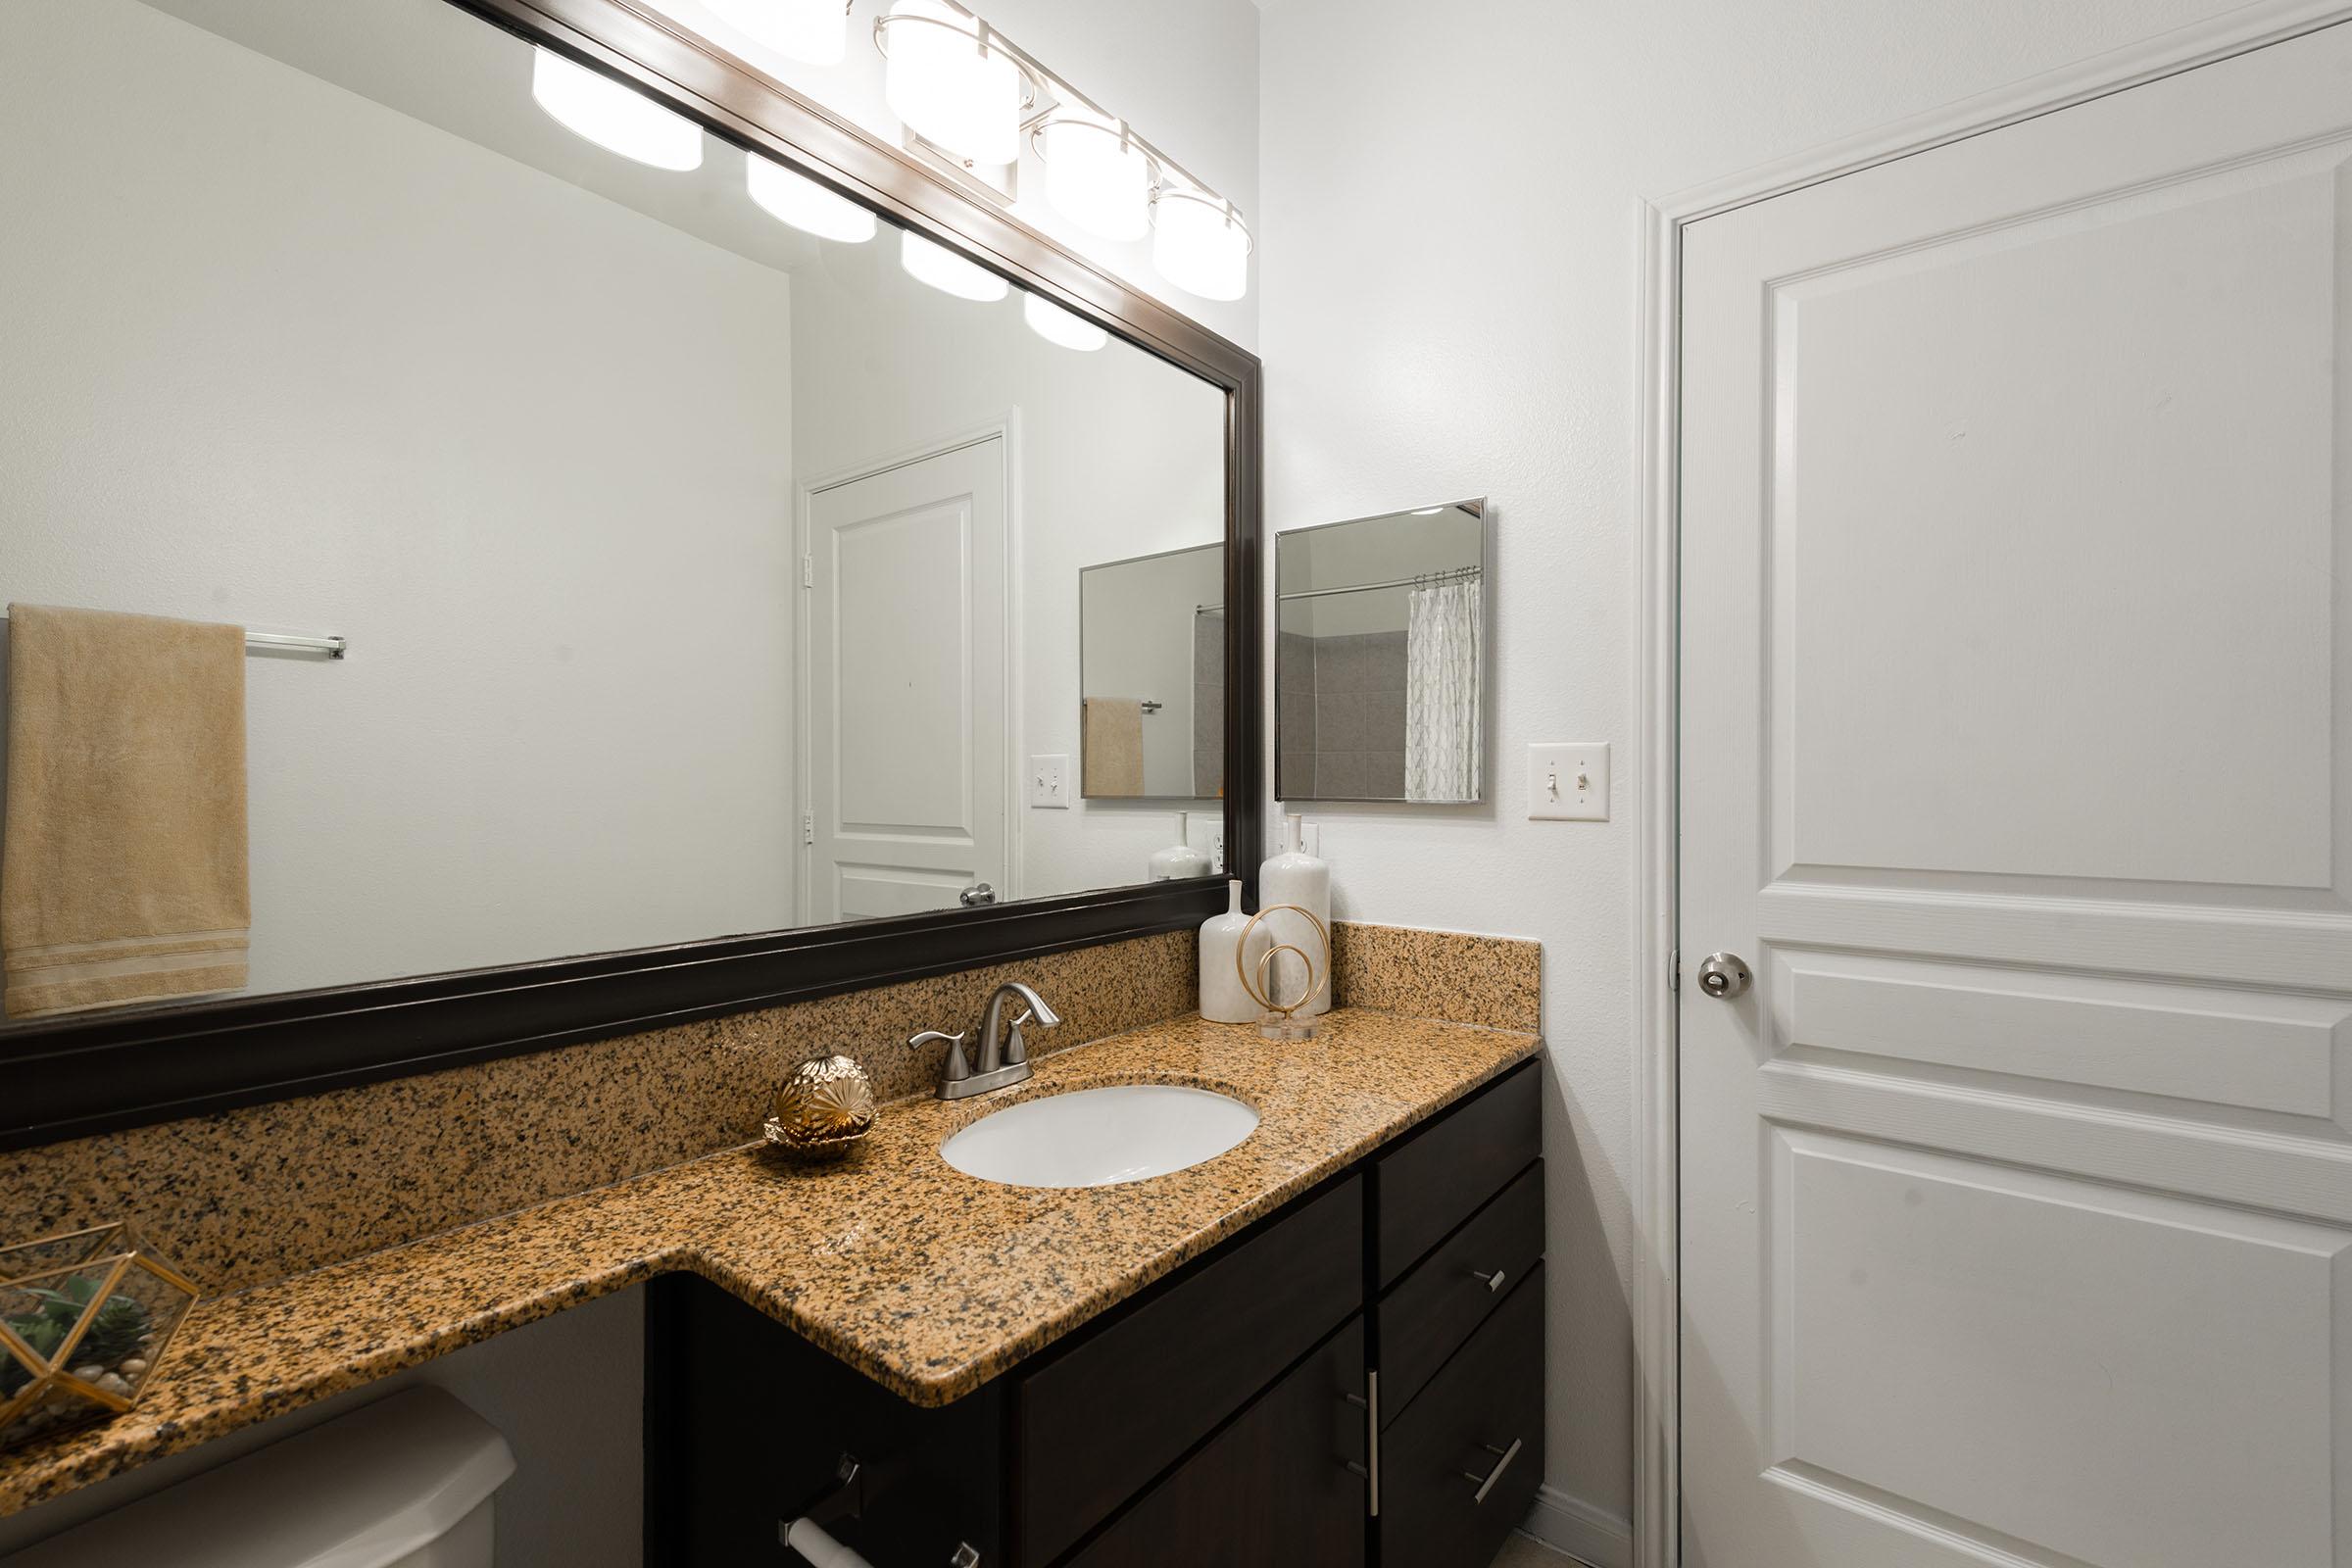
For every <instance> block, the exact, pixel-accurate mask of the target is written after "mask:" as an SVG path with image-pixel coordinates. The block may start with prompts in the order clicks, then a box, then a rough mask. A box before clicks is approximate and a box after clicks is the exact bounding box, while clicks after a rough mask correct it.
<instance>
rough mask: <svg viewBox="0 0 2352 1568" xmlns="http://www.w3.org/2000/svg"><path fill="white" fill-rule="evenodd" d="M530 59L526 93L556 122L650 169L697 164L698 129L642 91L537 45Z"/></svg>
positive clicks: (699, 163)
mask: <svg viewBox="0 0 2352 1568" xmlns="http://www.w3.org/2000/svg"><path fill="white" fill-rule="evenodd" d="M535 53H536V58H535V59H533V60H532V62H531V97H532V98H534V99H535V100H537V102H538V104H539V107H540V108H542V109H544V110H546V111H547V112H548V114H549V116H550V117H552V118H553V119H554V120H555V122H556V123H558V124H560V125H562V126H563V127H564V129H566V130H568V131H571V132H573V133H574V134H576V135H580V136H585V137H586V138H587V139H588V140H590V141H592V142H594V143H596V144H597V145H598V146H599V147H602V148H604V149H606V150H607V151H608V152H615V153H618V154H620V156H621V157H623V158H633V159H635V160H636V161H637V162H639V163H641V164H651V165H653V167H654V168H656V169H669V170H687V169H699V168H701V167H702V163H703V130H702V127H701V126H700V125H697V124H696V123H694V122H693V121H691V120H687V119H685V118H683V117H681V116H678V115H674V114H672V113H670V112H669V111H668V110H666V109H664V108H662V106H661V105H660V104H658V103H656V102H654V101H653V100H652V99H651V98H648V97H646V96H645V95H644V94H643V93H640V92H637V91H635V90H634V89H632V88H629V87H626V86H623V85H622V84H621V83H619V82H617V81H614V80H613V78H612V77H610V76H607V75H603V74H601V73H597V72H594V71H590V70H589V69H588V68H587V67H586V66H581V65H575V64H573V63H572V62H571V61H569V60H566V59H564V57H563V56H562V55H560V54H557V53H556V52H555V51H553V50H551V49H548V48H545V47H539V48H538V49H537V50H536V51H535Z"/></svg>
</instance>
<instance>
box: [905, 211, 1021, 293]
mask: <svg viewBox="0 0 2352 1568" xmlns="http://www.w3.org/2000/svg"><path fill="white" fill-rule="evenodd" d="M899 266H901V267H902V268H904V269H906V271H907V276H908V277H911V278H913V279H914V280H915V281H916V282H918V283H928V284H930V285H931V286H932V287H933V288H935V289H938V290H939V291H940V292H941V293H943V294H953V295H955V296H956V298H957V299H959V300H978V301H979V302H980V303H982V304H984V305H985V304H987V303H989V302H990V301H992V300H1001V299H1003V298H1004V297H1005V291H1006V289H1007V288H1008V287H1009V285H1008V284H1006V283H1005V280H1004V279H1003V278H1001V277H999V276H998V275H997V274H996V273H994V272H992V271H990V270H988V269H987V268H985V267H982V266H981V265H980V264H979V263H977V262H971V261H966V260H965V259H964V258H962V257H960V256H958V255H956V253H955V252H954V251H952V250H950V249H948V248H947V247H946V246H945V245H936V244H933V243H932V242H931V241H930V240H927V239H925V238H923V236H922V235H920V234H917V233H916V232H915V231H914V230H913V229H911V228H909V229H903V230H901V231H900V234H899Z"/></svg>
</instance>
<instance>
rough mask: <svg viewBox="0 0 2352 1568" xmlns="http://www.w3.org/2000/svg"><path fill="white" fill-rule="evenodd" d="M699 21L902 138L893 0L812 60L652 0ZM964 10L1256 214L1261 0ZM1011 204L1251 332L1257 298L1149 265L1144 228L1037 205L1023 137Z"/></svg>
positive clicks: (838, 106) (857, 11) (1032, 161)
mask: <svg viewBox="0 0 2352 1568" xmlns="http://www.w3.org/2000/svg"><path fill="white" fill-rule="evenodd" d="M656 4H658V5H659V6H660V8H661V9H662V10H663V11H666V12H668V13H669V14H670V15H671V16H673V17H675V18H676V19H677V20H678V21H680V22H681V23H683V24H685V25H687V26H688V27H690V28H692V29H693V30H695V31H696V32H699V33H702V34H704V35H705V36H707V37H710V38H711V39H713V40H715V41H717V42H719V43H721V44H723V45H724V46H726V47H727V48H729V49H730V50H732V51H733V52H734V53H736V54H738V55H740V56H741V57H742V58H743V59H745V60H747V61H749V62H751V63H752V64H754V65H757V66H759V67H760V68H761V69H762V70H763V71H765V72H767V73H769V74H771V75H773V76H774V77H775V78H776V79H777V80H779V81H781V82H783V83H784V84H785V85H786V86H789V87H791V88H793V89H795V90H796V91H798V92H801V93H803V94H805V95H806V96H808V97H809V98H812V99H814V100H815V101H816V102H818V103H820V104H823V105H825V106H826V107H827V108H829V109H831V110H833V111H834V112H835V113H837V114H839V115H841V116H842V117H843V118H844V119H846V120H849V121H850V122H851V123H855V124H857V125H858V126H860V127H862V128H863V129H866V130H868V131H871V132H873V133H874V134H875V135H877V136H879V137H880V138H881V139H882V140H884V141H885V142H888V143H889V144H890V145H892V146H894V147H895V146H897V145H899V122H898V118H897V117H896V116H895V115H893V114H892V113H891V112H890V109H889V107H888V105H886V104H885V103H884V102H883V98H882V57H881V56H880V55H879V54H878V53H876V52H875V49H874V46H873V41H872V40H873V22H874V18H875V17H877V16H880V15H881V14H882V13H884V12H886V11H888V10H889V9H890V4H889V0H855V3H854V4H853V5H852V6H851V7H850V48H849V54H848V57H847V58H846V59H844V60H843V61H842V63H841V64H839V65H837V66H808V65H803V64H801V63H800V62H798V61H795V60H789V59H786V58H785V57H783V56H781V55H778V54H776V53H774V52H773V51H771V50H767V49H763V48H761V47H760V45H759V44H757V43H754V42H752V41H751V40H750V39H748V38H746V37H744V36H743V34H741V33H740V32H737V31H736V30H735V29H734V28H733V27H731V26H729V25H727V23H726V22H725V21H724V20H722V19H721V18H720V17H719V16H717V15H716V14H715V13H713V12H712V11H711V8H710V7H709V6H708V5H707V4H705V3H704V0H656ZM972 9H973V10H976V11H977V12H979V14H980V15H981V16H983V17H985V18H987V19H988V21H989V22H990V23H991V24H992V25H995V26H997V27H1000V28H1002V29H1003V30H1004V33H1005V36H1006V37H1007V38H1010V39H1011V40H1012V41H1013V42H1014V43H1016V44H1018V45H1019V46H1020V47H1021V48H1023V49H1025V50H1027V51H1028V52H1029V54H1030V55H1031V56H1032V57H1034V58H1035V59H1037V60H1038V61H1039V62H1041V63H1042V64H1043V65H1044V66H1045V67H1046V68H1047V69H1048V70H1050V71H1052V72H1054V73H1056V74H1058V75H1060V76H1062V77H1064V78H1066V79H1067V80H1069V81H1070V82H1071V83H1072V84H1073V85H1074V86H1076V87H1077V88H1078V89H1079V90H1080V91H1081V92H1083V93H1085V94H1086V95H1087V96H1089V97H1090V98H1093V99H1094V100H1095V101H1096V102H1097V103H1100V104H1102V105H1103V107H1104V108H1106V109H1108V110H1109V111H1110V112H1111V113H1112V114H1115V115H1122V116H1124V117H1126V119H1127V121H1128V122H1129V123H1131V124H1133V125H1134V126H1135V128H1136V130H1137V132H1138V133H1139V134H1141V135H1142V136H1144V137H1145V138H1146V139H1148V140H1149V141H1151V142H1152V144H1153V145H1154V146H1156V147H1158V148H1159V149H1160V150H1161V151H1162V152H1164V153H1166V154H1167V155H1168V156H1169V157H1170V158H1173V159H1175V160H1176V161H1177V162H1178V163H1180V164H1182V165H1183V166H1184V167H1185V168H1186V169H1188V170H1190V171H1192V172H1193V173H1194V174H1196V175H1197V176H1199V177H1200V178H1201V179H1203V180H1206V181H1207V182H1208V183H1209V184H1210V185H1211V186H1213V187H1214V188H1215V189H1216V190H1217V191H1219V192H1220V193H1222V194H1223V195H1224V196H1225V197H1226V198H1227V199H1229V200H1230V201H1232V202H1233V204H1234V205H1235V207H1236V208H1238V209H1239V210H1240V212H1241V214H1242V218H1243V221H1245V222H1247V223H1249V224H1250V227H1251V228H1252V229H1253V230H1254V229H1255V228H1256V226H1257V119H1258V94H1257V34H1258V13H1257V7H1256V6H1255V5H1254V4H1252V3H1251V0H1116V3H1115V4H1114V3H1108V0H979V3H977V4H975V5H973V7H972ZM1020 181H1021V183H1020V187H1019V189H1020V204H1019V206H1018V208H1017V209H1016V210H1017V212H1018V214H1019V216H1020V217H1021V218H1022V219H1023V220H1024V221H1027V222H1029V223H1030V224H1031V225H1032V226H1034V227H1036V228H1038V229H1040V230H1042V231H1044V232H1045V233H1048V234H1051V235H1053V236H1054V238H1056V239H1058V240H1060V241H1062V242H1063V243H1064V244H1065V245H1067V246H1068V247H1069V248H1070V249H1071V250H1074V251H1076V252H1077V253H1078V254H1079V255H1081V256H1085V257H1087V258H1089V259H1090V260H1092V261H1093V262H1095V263H1096V264H1097V265H1098V266H1100V267H1102V268H1103V270H1106V271H1108V272H1110V273H1111V274H1113V275H1114V276H1117V277H1120V278H1122V279H1123V280H1124V281H1126V282H1127V283H1129V284H1130V285H1132V286H1133V287H1135V288H1137V289H1139V290H1141V291H1142V292H1144V293H1147V294H1152V295H1154V296H1156V297H1157V298H1160V299H1162V300H1165V301H1167V302H1168V303H1170V304H1172V305H1174V306H1175V307H1176V308H1177V309H1178V310H1180V311H1183V312H1184V313H1185V314H1186V315H1188V316H1191V317H1193V318H1195V319H1198V320H1201V321H1202V322H1205V323H1206V324H1207V325H1208V326H1210V327H1212V328H1214V329H1215V330H1216V331H1218V332H1221V333H1223V334H1224V335H1225V336H1227V337H1229V338H1231V339H1233V340H1234V341H1235V342H1237V343H1239V344H1241V345H1242V346H1243V347H1244V348H1249V349H1254V348H1255V347H1256V346H1257V298H1256V282H1255V278H1254V275H1253V276H1252V279H1251V285H1250V287H1251V291H1250V294H1248V295H1245V296H1244V297H1243V298H1242V299H1240V300H1236V301H1233V302H1231V303H1220V302H1218V301H1214V300H1203V299H1199V298H1197V297H1195V296H1193V295H1190V294H1187V293H1185V292H1184V291H1182V290H1181V289H1178V288H1176V287H1175V286H1174V285H1172V284H1169V283H1167V282H1165V281H1164V280H1163V279H1162V278H1161V277H1160V276H1159V274H1158V273H1156V272H1154V271H1153V270H1152V246H1151V241H1150V238H1149V237H1148V236H1147V237H1146V238H1145V239H1143V240H1141V241H1137V242H1134V243H1126V242H1122V241H1111V240H1103V239H1098V238H1096V237H1095V236H1094V235H1092V234H1089V233H1087V232H1086V231H1085V230H1083V229H1080V228H1076V227H1074V226H1072V225H1071V224H1069V223H1066V222H1064V221H1062V219H1061V218H1060V216H1059V215H1057V214H1056V213H1054V210H1053V209H1052V208H1051V207H1049V206H1047V205H1046V201H1045V172H1044V168H1043V166H1042V165H1040V164H1039V163H1038V162H1037V159H1036V157H1035V155H1034V154H1032V153H1028V152H1027V150H1026V149H1024V156H1023V159H1022V167H1021V172H1020Z"/></svg>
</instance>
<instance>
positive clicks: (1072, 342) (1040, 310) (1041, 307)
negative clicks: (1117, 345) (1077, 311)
mask: <svg viewBox="0 0 2352 1568" xmlns="http://www.w3.org/2000/svg"><path fill="white" fill-rule="evenodd" d="M1021 319H1022V320H1024V321H1027V322H1028V323H1029V330H1030V331H1032V332H1035V333H1036V334H1037V335H1038V336H1039V337H1042V338H1044V339H1045V340H1046V341H1047V342H1049V343H1058V344H1060V345H1061V346H1062V347H1063V348H1065V349H1076V350H1077V351H1078V352H1079V353H1081V354H1092V353H1093V352H1094V351H1095V350H1097V349H1099V348H1101V347H1102V346H1103V344H1105V343H1107V342H1109V341H1110V334H1109V333H1108V332H1105V331H1103V328H1101V327H1099V326H1097V325H1096V324H1095V323H1094V322H1092V321H1090V320H1088V319H1086V318H1085V317H1083V316H1073V315H1071V314H1070V313H1069V312H1068V311H1065V310H1063V309H1062V308H1061V307H1060V306H1058V305H1056V304H1054V302H1053V301H1052V300H1049V299H1041V298H1039V297H1038V296H1037V295H1035V294H1023V295H1022V296H1021Z"/></svg>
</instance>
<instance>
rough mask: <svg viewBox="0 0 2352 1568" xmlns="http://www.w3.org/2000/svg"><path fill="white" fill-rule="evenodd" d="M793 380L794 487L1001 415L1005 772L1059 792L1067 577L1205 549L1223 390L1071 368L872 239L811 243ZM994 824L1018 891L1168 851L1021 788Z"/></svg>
mask: <svg viewBox="0 0 2352 1568" xmlns="http://www.w3.org/2000/svg"><path fill="white" fill-rule="evenodd" d="M793 376H794V397H793V409H794V425H793V436H792V443H793V450H794V451H795V453H796V454H797V455H798V459H799V464H800V470H801V475H802V478H803V480H804V481H807V480H809V479H814V478H819V477H822V476H826V475H838V474H840V473H842V472H843V471H844V470H847V469H850V468H853V467H856V466H861V465H866V464H871V463H874V462H877V461H887V460H889V459H892V458H895V457H899V456H903V455H905V454H906V453H907V452H908V451H910V450H911V449H914V448H917V447H922V446H927V445H936V444H937V443H939V442H941V441H943V440H946V439H949V438H952V437H954V436H956V435H958V434H961V433H964V432H967V431H969V430H971V429H973V428H975V427H977V426H979V425H982V424H985V423H989V422H992V421H995V420H1000V419H1003V418H1005V417H1006V416H1007V415H1008V414H1017V428H1016V430H1015V432H1014V440H1013V449H1014V450H1013V465H1014V469H1015V475H1016V477H1015V481H1014V483H1015V489H1016V493H1015V497H1014V506H1013V513H1012V515H1013V532H1014V539H1015V543H1014V549H1015V551H1016V554H1017V560H1016V572H1015V588H1014V591H1015V593H1016V595H1017V596H1018V603H1017V604H1016V606H1015V608H1014V620H1013V652H1014V660H1015V665H1014V690H1015V691H1016V693H1017V694H1018V697H1017V703H1016V706H1015V710H1014V712H1013V714H1012V723H1013V742H1012V755H1013V760H1014V763H1015V765H1016V767H1017V766H1018V765H1020V764H1021V763H1023V762H1025V761H1026V760H1027V759H1028V758H1029V757H1031V756H1034V755H1039V754H1048V755H1059V756H1064V757H1067V758H1068V759H1069V760H1070V761H1069V779H1070V786H1071V791H1072V793H1073V794H1074V792H1075V788H1076V784H1077V768H1078V757H1079V745H1078V717H1079V707H1078V665H1079V661H1078V573H1079V571H1080V569H1081V568H1083V567H1086V566H1091V565H1095V564H1098V563H1101V562H1105V561H1122V560H1125V559H1127V558H1129V557H1131V556H1142V555H1152V554H1156V553H1157V552H1160V551H1163V550H1175V549H1179V548H1182V547H1184V546H1187V545H1199V544H1209V543H1213V542H1215V541H1216V540H1218V539H1221V538H1222V537H1224V530H1225V510H1224V509H1225V500H1224V496H1225V422H1224V421H1225V397H1224V394H1223V393H1221V392H1220V391H1218V390H1217V389H1216V388H1215V387H1213V386H1211V385H1209V384H1208V383H1207V382H1205V381H1202V380H1200V379H1198V378H1196V377H1194V376H1192V375H1190V374H1188V373H1186V372H1184V371H1182V370H1179V369H1177V368H1174V367H1173V366H1170V365H1168V364H1166V363H1165V362H1164V361H1161V360H1156V359H1153V358H1152V356H1150V355H1148V354H1146V353H1144V352H1143V351H1142V350H1140V349H1136V348H1132V347H1130V346H1129V345H1127V344H1124V343H1120V342H1118V341H1116V340H1113V341H1112V342H1110V343H1109V344H1107V345H1106V346H1104V347H1103V348H1102V349H1100V350H1098V351H1096V352H1094V353H1091V354H1086V353H1077V352H1074V351H1072V350H1069V349H1064V348H1059V347H1056V346H1055V345H1054V344H1051V343H1048V342H1046V341H1045V340H1044V339H1043V338H1041V337H1039V336H1038V335H1037V334H1036V333H1034V332H1032V331H1030V330H1029V328H1028V326H1027V324H1026V323H1025V322H1024V321H1023V320H1022V319H1021V306H1020V296H1019V294H1018V292H1017V291H1016V292H1014V293H1013V294H1012V295H1011V296H1009V297H1007V298H1005V299H1004V300H1000V301H997V302H996V303H994V304H974V303H973V302H971V301H968V300H960V299H956V298H953V297H951V296H949V295H947V294H943V293H941V292H940V291H939V290H937V289H934V288H931V287H929V286H927V285H925V284H921V283H917V282H915V281H913V280H912V279H911V278H908V277H907V275H906V274H905V273H904V272H902V271H901V270H899V261H898V237H897V235H896V234H894V233H891V232H889V231H888V230H885V231H884V233H883V234H882V236H881V237H880V238H879V239H878V240H877V241H875V242H872V243H869V244H865V245H827V246H826V247H825V250H824V254H823V256H822V257H821V258H820V259H819V261H818V263H817V264H816V265H814V266H811V267H809V268H806V269H804V270H802V271H801V272H800V273H799V274H797V275H796V276H795V277H794V279H793ZM908 630H909V634H910V635H919V634H920V632H921V628H919V627H910V628H908ZM1135 695H1138V696H1148V695H1152V694H1150V693H1137V694H1135ZM1161 716H1164V715H1161ZM1145 722H1146V723H1148V724H1149V723H1158V722H1160V717H1153V718H1148V719H1146V720H1145ZM1012 814H1013V818H1014V822H1015V834H1016V844H1017V847H1018V854H1019V860H1018V865H1019V875H1018V877H1017V878H1016V881H1015V885H1016V888H1017V890H1018V891H1019V893H1021V894H1022V895H1025V896H1034V895H1041V894H1051V893H1065V892H1071V891H1075V890H1078V889H1082V888H1099V887H1107V886H1116V885H1118V884H1120V883H1126V882H1137V881H1141V880H1142V879H1143V876H1144V870H1145V863H1146V861H1147V860H1148V859H1149V858H1151V855H1152V851H1153V850H1157V849H1163V848H1165V847H1167V846H1168V845H1169V844H1171V843H1173V842H1174V841H1175V837H1176V831H1175V830H1176V808H1175V807H1174V806H1172V805H1147V804H1141V803H1131V802H1123V801H1081V800H1072V802H1071V805H1070V807H1069V809H1066V810H1037V809H1031V808H1030V807H1029V806H1028V805H1027V791H1026V790H1025V789H1021V790H1016V791H1015V792H1014V794H1013V798H1012ZM1219 826H1220V824H1219V821H1218V819H1217V813H1216V812H1214V811H1208V812H1196V813H1195V819H1194V822H1193V843H1194V845H1195V847H1196V848H1198V849H1201V851H1202V852H1203V853H1206V852H1207V851H1208V849H1209V848H1210V845H1211V842H1212V840H1213V839H1214V838H1215V837H1216V835H1217V833H1218V830H1219Z"/></svg>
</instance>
